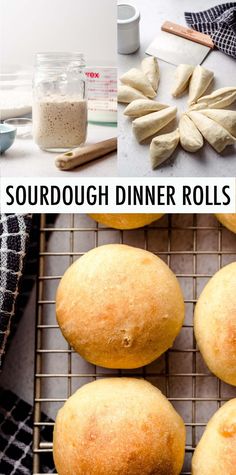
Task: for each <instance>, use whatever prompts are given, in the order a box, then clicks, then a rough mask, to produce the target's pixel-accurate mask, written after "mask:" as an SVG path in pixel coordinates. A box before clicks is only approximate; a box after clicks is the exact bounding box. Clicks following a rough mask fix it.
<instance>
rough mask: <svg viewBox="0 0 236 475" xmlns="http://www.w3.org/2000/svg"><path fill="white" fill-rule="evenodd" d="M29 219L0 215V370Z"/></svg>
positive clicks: (24, 253)
mask: <svg viewBox="0 0 236 475" xmlns="http://www.w3.org/2000/svg"><path fill="white" fill-rule="evenodd" d="M31 222H32V217H31V215H16V214H8V215H6V214H1V215H0V369H1V367H2V363H3V357H4V354H5V351H6V346H7V341H8V337H9V335H10V331H11V328H12V320H13V317H14V314H15V307H16V300H17V296H18V294H19V286H20V283H21V277H22V273H23V269H24V264H25V256H26V251H27V247H28V243H29V234H30V230H31Z"/></svg>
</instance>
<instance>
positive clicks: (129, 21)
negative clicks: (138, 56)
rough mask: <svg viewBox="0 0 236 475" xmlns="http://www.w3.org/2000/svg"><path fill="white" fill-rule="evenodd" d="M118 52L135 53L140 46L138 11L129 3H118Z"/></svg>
mask: <svg viewBox="0 0 236 475" xmlns="http://www.w3.org/2000/svg"><path fill="white" fill-rule="evenodd" d="M117 18H118V20H117V22H118V53H120V54H131V53H135V51H137V50H138V49H139V47H140V31H139V23H140V12H139V10H138V9H137V8H136V7H135V6H134V5H131V4H128V3H118V17H117Z"/></svg>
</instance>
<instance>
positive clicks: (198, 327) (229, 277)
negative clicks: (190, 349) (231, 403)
mask: <svg viewBox="0 0 236 475" xmlns="http://www.w3.org/2000/svg"><path fill="white" fill-rule="evenodd" d="M194 330H195V336H196V340H197V343H198V346H199V349H200V352H201V354H202V356H203V358H204V360H205V362H206V364H207V366H208V368H209V369H210V370H211V371H212V373H214V374H215V375H216V376H218V378H220V379H222V380H223V381H225V382H226V383H228V384H232V385H233V386H236V262H233V263H232V264H229V265H227V266H226V267H223V268H222V269H221V270H220V271H219V272H217V273H216V274H215V275H214V276H213V277H212V278H211V279H210V281H209V282H208V284H207V285H206V287H205V288H204V290H203V292H202V294H201V296H200V298H199V300H198V303H197V305H196V309H195V315H194Z"/></svg>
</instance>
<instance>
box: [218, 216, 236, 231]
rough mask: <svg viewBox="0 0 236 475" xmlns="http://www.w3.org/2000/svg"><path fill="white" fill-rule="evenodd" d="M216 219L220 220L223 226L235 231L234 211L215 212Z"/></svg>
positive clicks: (235, 218)
mask: <svg viewBox="0 0 236 475" xmlns="http://www.w3.org/2000/svg"><path fill="white" fill-rule="evenodd" d="M216 217H217V219H218V220H219V221H220V223H221V224H223V226H225V227H226V228H227V229H229V230H230V231H232V232H233V233H236V213H231V214H226V213H225V214H216Z"/></svg>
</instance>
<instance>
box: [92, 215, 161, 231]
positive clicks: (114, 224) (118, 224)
mask: <svg viewBox="0 0 236 475" xmlns="http://www.w3.org/2000/svg"><path fill="white" fill-rule="evenodd" d="M89 216H90V217H91V218H93V219H94V220H95V221H97V222H98V223H101V224H105V226H109V227H110V228H115V229H137V228H142V227H143V226H147V225H148V224H151V223H153V221H157V220H158V219H160V218H161V217H162V216H163V214H140V213H136V214H128V213H127V214H115V213H114V214H112V213H109V214H90V215H89Z"/></svg>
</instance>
